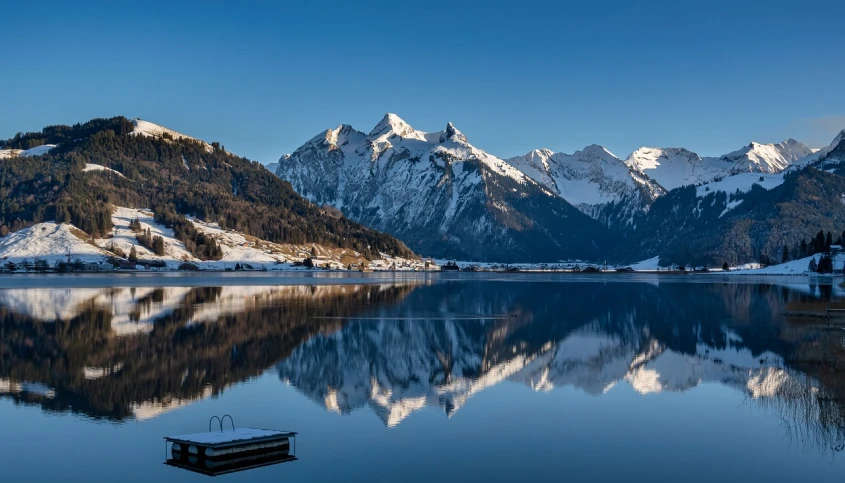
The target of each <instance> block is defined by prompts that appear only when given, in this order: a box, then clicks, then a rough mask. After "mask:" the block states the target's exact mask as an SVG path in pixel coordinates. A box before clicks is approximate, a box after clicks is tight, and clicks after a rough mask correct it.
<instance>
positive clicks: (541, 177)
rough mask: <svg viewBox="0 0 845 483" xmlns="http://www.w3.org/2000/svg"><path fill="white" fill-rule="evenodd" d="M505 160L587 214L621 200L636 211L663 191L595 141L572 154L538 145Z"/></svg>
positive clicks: (594, 212)
mask: <svg viewBox="0 0 845 483" xmlns="http://www.w3.org/2000/svg"><path fill="white" fill-rule="evenodd" d="M507 162H508V163H509V164H511V165H513V166H514V167H515V168H517V169H519V170H521V171H522V172H524V173H525V174H527V175H528V176H529V177H530V178H532V179H533V180H534V181H537V182H538V183H540V184H542V185H544V186H545V187H546V188H548V189H549V190H550V191H552V192H553V193H556V194H557V195H559V196H560V197H562V198H563V199H565V200H566V201H568V202H569V203H571V204H572V205H574V206H575V207H577V208H578V209H580V210H581V211H582V212H584V213H585V214H587V215H589V216H595V215H596V214H597V213H598V212H599V211H600V209H601V208H602V207H603V206H605V205H607V204H608V203H615V202H619V201H623V200H625V201H627V202H628V203H631V204H632V206H633V208H632V209H631V211H632V212H634V211H640V210H642V209H644V208H645V207H647V205H648V203H649V202H651V201H652V200H654V199H655V198H657V197H658V196H660V195H661V194H662V193H663V189H662V188H661V187H660V186H657V184H656V183H654V182H652V181H651V180H649V179H648V177H647V176H645V174H644V173H643V172H642V171H640V170H638V169H635V168H632V167H630V166H627V165H626V164H625V163H624V162H623V161H622V160H621V159H619V158H617V157H616V156H614V155H613V153H611V152H610V151H608V150H607V149H605V148H603V147H601V146H598V145H591V146H587V147H586V148H584V149H583V150H581V151H576V152H575V153H574V154H565V153H554V152H552V151H550V150H548V149H539V150H535V151H532V152H530V153H528V154H526V155H525V156H519V157H515V158H510V159H508V160H507ZM643 192H645V193H646V194H645V196H644V197H643Z"/></svg>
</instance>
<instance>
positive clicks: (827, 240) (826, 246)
mask: <svg viewBox="0 0 845 483" xmlns="http://www.w3.org/2000/svg"><path fill="white" fill-rule="evenodd" d="M831 245H833V235H831V234H830V232H827V236H826V237H825V239H824V251H825V252H829V251H830V246H831Z"/></svg>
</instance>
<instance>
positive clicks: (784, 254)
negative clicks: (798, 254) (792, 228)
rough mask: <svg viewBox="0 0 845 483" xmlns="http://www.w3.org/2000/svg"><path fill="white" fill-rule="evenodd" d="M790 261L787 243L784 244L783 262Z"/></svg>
mask: <svg viewBox="0 0 845 483" xmlns="http://www.w3.org/2000/svg"><path fill="white" fill-rule="evenodd" d="M788 261H789V247H787V246H786V245H784V246H783V254H782V255H781V262H782V263H786V262H788Z"/></svg>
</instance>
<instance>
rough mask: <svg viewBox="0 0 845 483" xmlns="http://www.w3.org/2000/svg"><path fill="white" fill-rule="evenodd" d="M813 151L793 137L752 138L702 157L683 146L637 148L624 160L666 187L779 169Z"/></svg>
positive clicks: (778, 171)
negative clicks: (756, 140)
mask: <svg viewBox="0 0 845 483" xmlns="http://www.w3.org/2000/svg"><path fill="white" fill-rule="evenodd" d="M811 154H813V150H812V149H810V148H808V147H807V146H805V145H803V144H801V143H799V142H798V141H796V140H794V139H787V140H786V141H784V142H782V143H778V144H760V143H754V142H752V143H751V144H749V145H748V146H746V147H744V148H742V149H739V150H737V151H734V152H732V153H728V154H725V155H723V156H718V157H711V158H702V157H700V156H699V155H697V154H695V153H693V152H691V151H688V150H686V149H683V148H665V149H664V148H640V149H637V150H636V151H634V152H633V153H631V155H630V156H628V158H627V159H626V160H625V164H627V165H628V166H630V167H631V168H638V169H640V170H642V171H643V172H644V173H645V174H647V175H648V176H649V177H650V178H652V179H654V180H655V181H657V182H658V183H659V184H660V185H661V186H662V187H663V188H665V189H666V190H672V189H675V188H678V187H681V186H686V185H699V184H703V183H710V182H712V181H714V180H717V179H722V178H726V177H729V176H732V175H736V174H742V173H763V174H775V173H780V172H782V171H783V170H784V169H786V168H788V167H789V166H790V165H791V164H792V163H796V162H800V161H801V160H803V159H804V158H806V157H807V156H809V155H811Z"/></svg>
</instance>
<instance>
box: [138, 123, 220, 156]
mask: <svg viewBox="0 0 845 483" xmlns="http://www.w3.org/2000/svg"><path fill="white" fill-rule="evenodd" d="M132 124H134V125H135V129H133V130H132V132H131V133H130V134H134V135H137V136H149V137H154V138H161V137H163V136H165V135H169V136H170V137H172V138H173V139H180V140H182V139H184V140H190V141H197V142H199V143H201V144H202V145H203V147H204V148H205V150H206V151H208V152H209V153H210V152H212V151H214V148H213V147H211V145H210V144H208V143H207V142H205V141H200V140H199V139H196V138H193V137H191V136H187V135H185V134H182V133H180V132H176V131H174V130H172V129H168V128H166V127H164V126H159V125H158V124H154V123H151V122H149V121H144V120H141V119H133V120H132Z"/></svg>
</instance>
